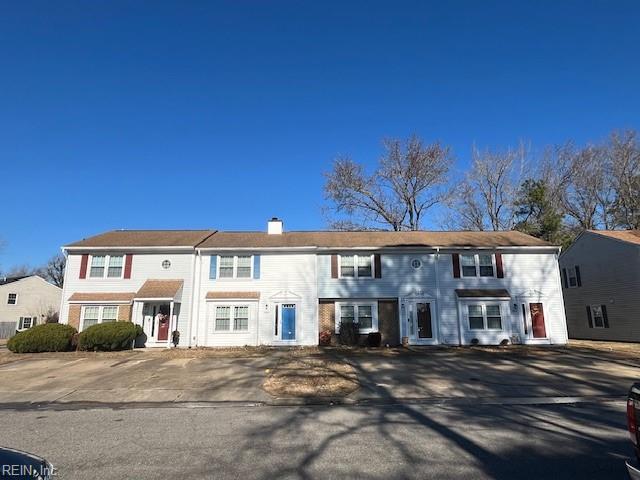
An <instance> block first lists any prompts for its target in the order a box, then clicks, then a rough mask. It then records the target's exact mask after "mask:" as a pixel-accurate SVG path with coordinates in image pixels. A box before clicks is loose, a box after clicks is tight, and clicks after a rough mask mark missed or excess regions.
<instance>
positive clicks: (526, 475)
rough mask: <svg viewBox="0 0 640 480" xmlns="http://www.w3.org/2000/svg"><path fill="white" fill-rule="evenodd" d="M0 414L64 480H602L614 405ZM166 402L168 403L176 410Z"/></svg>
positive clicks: (623, 449) (613, 472) (614, 446)
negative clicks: (86, 479)
mask: <svg viewBox="0 0 640 480" xmlns="http://www.w3.org/2000/svg"><path fill="white" fill-rule="evenodd" d="M170 405H171V404H165V405H164V406H161V405H160V404H158V405H157V406H156V407H154V408H147V407H145V408H132V407H126V408H107V407H105V408H88V409H85V408H76V407H74V406H73V405H70V404H68V405H58V407H57V408H58V409H53V408H52V407H46V408H33V407H32V408H26V409H7V408H4V409H0V422H1V423H0V425H2V428H1V430H0V444H2V445H4V446H10V447H14V448H19V449H24V450H27V451H30V452H33V453H36V454H39V455H43V456H44V457H45V458H47V459H49V460H50V461H51V462H53V464H54V465H55V466H57V467H58V469H59V478H61V479H80V478H92V479H124V478H126V479H130V478H131V479H142V480H144V479H155V478H180V479H203V478H212V479H226V478H242V479H243V480H249V479H265V480H266V479H279V478H292V479H312V478H313V479H316V478H318V479H325V478H327V479H333V478H335V479H351V478H357V479H385V480H386V479H414V478H415V479H481V480H482V479H505V480H506V479H509V480H511V479H523V480H528V479H531V480H534V479H535V480H545V479H583V478H584V479H594V480H595V479H607V480H612V479H613V480H616V479H620V480H623V479H624V478H626V477H625V475H626V474H625V469H624V458H625V457H626V456H629V455H631V453H632V452H631V445H630V442H629V440H628V434H627V431H626V427H625V404H624V402H623V401H612V402H594V403H579V404H575V405H572V404H569V405H535V406H523V405H499V404H495V405H462V406H453V405H449V406H447V405H444V406H438V405H386V406H366V407H365V406H298V407H291V406H289V407H275V406H255V407H249V406H225V407H220V406H218V407H214V406H211V405H210V406H207V407H199V408H185V407H176V406H173V407H171V406H170ZM174 405H175V404H174Z"/></svg>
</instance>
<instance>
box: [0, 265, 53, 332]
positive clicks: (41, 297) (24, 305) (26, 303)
mask: <svg viewBox="0 0 640 480" xmlns="http://www.w3.org/2000/svg"><path fill="white" fill-rule="evenodd" d="M10 293H16V294H17V295H18V301H17V303H16V304H15V305H8V304H7V298H8V296H9V294H10ZM61 296H62V289H60V288H58V287H56V286H55V285H51V284H50V283H48V282H46V281H45V280H43V279H42V278H39V277H35V276H34V277H27V278H23V279H22V280H18V281H15V282H12V283H8V284H6V285H0V322H15V323H16V325H17V324H18V320H19V319H20V317H34V316H35V317H38V323H42V316H43V315H45V314H46V313H47V311H49V310H53V311H55V312H57V311H59V309H60V299H61Z"/></svg>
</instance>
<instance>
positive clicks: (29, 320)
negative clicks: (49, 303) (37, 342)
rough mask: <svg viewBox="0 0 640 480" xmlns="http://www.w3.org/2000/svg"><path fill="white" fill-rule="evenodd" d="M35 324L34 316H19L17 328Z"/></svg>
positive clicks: (29, 326) (25, 327)
mask: <svg viewBox="0 0 640 480" xmlns="http://www.w3.org/2000/svg"><path fill="white" fill-rule="evenodd" d="M35 324H36V317H20V320H19V321H18V330H25V329H27V328H31V327H33V326H34V325H35Z"/></svg>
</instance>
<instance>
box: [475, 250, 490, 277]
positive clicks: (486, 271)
mask: <svg viewBox="0 0 640 480" xmlns="http://www.w3.org/2000/svg"><path fill="white" fill-rule="evenodd" d="M478 260H479V263H480V276H481V277H493V255H491V254H488V255H487V254H480V255H478Z"/></svg>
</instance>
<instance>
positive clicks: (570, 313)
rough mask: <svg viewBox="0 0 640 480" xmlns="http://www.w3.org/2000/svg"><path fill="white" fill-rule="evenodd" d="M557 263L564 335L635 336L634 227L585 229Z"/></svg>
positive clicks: (639, 295)
mask: <svg viewBox="0 0 640 480" xmlns="http://www.w3.org/2000/svg"><path fill="white" fill-rule="evenodd" d="M560 268H561V272H562V279H563V288H564V301H565V311H566V315H567V327H568V330H569V337H570V338H580V339H592V340H619V341H631V342H638V341H640V230H620V231H616V230H586V231H584V232H583V233H581V234H580V235H579V236H578V238H576V240H575V241H574V242H573V244H572V245H571V246H570V247H569V248H568V249H567V250H566V251H565V252H564V253H563V254H562V255H561V257H560Z"/></svg>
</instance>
